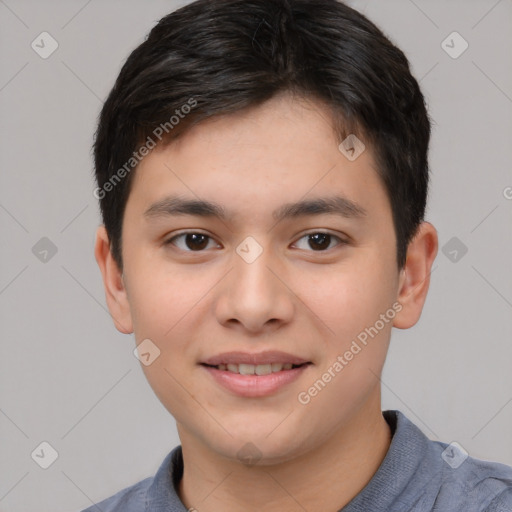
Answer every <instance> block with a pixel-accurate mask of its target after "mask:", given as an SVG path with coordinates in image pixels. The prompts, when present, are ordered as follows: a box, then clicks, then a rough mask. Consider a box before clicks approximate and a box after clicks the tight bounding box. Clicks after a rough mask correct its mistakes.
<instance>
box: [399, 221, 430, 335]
mask: <svg viewBox="0 0 512 512" xmlns="http://www.w3.org/2000/svg"><path fill="white" fill-rule="evenodd" d="M437 249H438V237H437V231H436V229H435V228H434V226H433V225H432V224H430V223H429V222H422V223H421V224H420V226H419V227H418V230H417V232H416V235H415V236H414V238H413V239H412V240H411V242H410V243H409V247H408V248H407V261H406V263H405V267H404V268H403V269H402V270H401V272H400V278H399V288H398V297H397V300H398V302H400V304H401V305H402V309H401V311H400V312H399V313H398V314H397V315H396V316H395V319H394V321H393V326H394V327H397V328H398V329H409V328H410V327H412V326H413V325H415V324H416V323H417V322H418V320H419V318H420V316H421V312H422V310H423V306H424V304H425V300H426V298H427V293H428V289H429V285H430V274H431V272H432V264H433V263H434V259H435V257H436V255H437Z"/></svg>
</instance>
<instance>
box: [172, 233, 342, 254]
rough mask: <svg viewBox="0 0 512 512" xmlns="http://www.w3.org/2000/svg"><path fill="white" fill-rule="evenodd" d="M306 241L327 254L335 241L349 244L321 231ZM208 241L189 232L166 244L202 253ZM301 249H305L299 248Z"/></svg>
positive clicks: (203, 236) (208, 237) (199, 235)
mask: <svg viewBox="0 0 512 512" xmlns="http://www.w3.org/2000/svg"><path fill="white" fill-rule="evenodd" d="M180 239H182V240H183V241H184V246H185V247H183V246H181V247H180V245H179V244H178V243H175V241H176V240H180ZM304 239H307V241H306V243H307V244H309V247H311V248H313V250H314V251H315V252H325V250H326V249H329V246H330V245H331V242H332V240H333V239H336V240H338V242H339V243H338V245H343V244H346V243H347V242H346V241H345V240H342V239H341V238H339V237H337V236H335V235H332V234H330V233H324V232H320V231H319V232H315V233H308V234H307V235H304V236H302V237H301V238H299V241H300V240H304ZM208 240H210V241H213V238H211V237H210V236H208V235H205V234H204V233H197V232H193V231H189V232H186V233H181V234H179V235H176V236H174V237H172V238H170V239H169V240H167V241H166V242H165V244H166V245H167V244H173V245H176V246H177V247H178V248H179V249H181V250H183V251H186V252H201V251H202V250H203V249H206V248H207V247H208ZM299 249H304V248H303V247H302V248H301V247H299Z"/></svg>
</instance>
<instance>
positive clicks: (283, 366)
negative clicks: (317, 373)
mask: <svg viewBox="0 0 512 512" xmlns="http://www.w3.org/2000/svg"><path fill="white" fill-rule="evenodd" d="M201 364H202V365H203V366H207V367H209V368H215V369H217V370H220V371H223V372H231V373H238V374H240V375H270V374H271V373H278V372H282V371H288V370H294V369H295V368H301V367H302V366H306V365H309V364H312V363H310V362H307V363H302V364H293V363H265V364H234V363H227V364H224V363H221V364H217V365H211V364H206V363H201Z"/></svg>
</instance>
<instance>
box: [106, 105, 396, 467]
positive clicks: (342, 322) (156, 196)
mask: <svg viewBox="0 0 512 512" xmlns="http://www.w3.org/2000/svg"><path fill="white" fill-rule="evenodd" d="M340 142H341V141H339V140H337V139H336V137H335V135H334V133H333V130H332V127H331V124H330V122H329V116H328V113H327V111H326V110H324V109H323V107H322V106H321V105H320V104H317V103H314V102H305V101H299V100H297V99H291V98H290V97H288V96H282V97H279V98H275V99H273V100H271V101H270V102H267V103H266V104H264V105H263V106H261V107H258V108H255V109H253V110H250V111H245V112H242V113H237V114H235V115H230V116H226V117H220V118H215V119H212V120H208V121H206V122H203V123H202V124H199V125H198V126H196V127H194V128H193V129H192V130H191V131H189V132H187V133H186V134H185V135H184V136H183V137H182V138H181V139H179V140H176V141H174V142H173V143H171V144H170V145H169V146H167V147H166V148H157V149H155V150H153V152H152V153H150V154H149V155H148V156H147V157H146V158H145V159H144V160H143V161H142V162H141V163H140V165H139V167H138V169H137V171H136V175H135V176H134V182H133V187H132V191H131V193H130V196H129V199H128V202H127V205H126V211H125V217H124V221H123V233H122V237H123V261H124V273H123V278H122V290H121V292H120V293H122V294H124V295H122V296H123V297H124V298H125V299H121V300H120V302H121V303H122V302H123V300H125V305H124V306H121V307H120V309H118V310H117V312H116V314H117V316H118V319H119V320H120V323H123V324H124V326H125V331H124V332H131V330H132V329H133V332H134V334H135V338H136V343H137V344H139V343H141V342H143V340H147V339H149V340H151V343H150V344H148V342H147V341H146V342H145V343H146V345H143V346H144V347H146V349H147V350H146V352H149V353H150V354H151V355H150V356H147V355H146V356H145V357H146V359H147V360H148V361H149V360H152V359H153V357H154V356H155V354H157V353H158V351H159V355H158V357H156V358H155V359H154V360H153V361H152V362H151V364H148V365H147V366H146V365H143V369H144V372H145V374H146V377H147V379H148V381H149V383H150V385H151V386H152V388H153V390H154V391H155V393H156V394H157V396H158V397H159V399H160V400H161V402H162V404H163V405H164V406H165V407H166V408H167V409H168V410H169V412H170V413H171V414H172V415H173V416H174V417H175V419H176V421H177V426H178V430H179V432H180V437H181V436H187V438H190V439H194V440H196V441H197V443H199V444H201V445H202V446H204V447H208V448H209V449H211V450H213V451H214V452H216V453H217V454H221V455H224V456H226V457H228V458H233V459H234V458H236V457H240V449H241V448H242V447H244V445H246V443H252V445H254V446H255V447H257V450H258V451H259V456H262V457H263V460H262V462H269V463H270V462H276V461H284V460H287V459H290V458H293V457H296V456H299V455H301V454H303V453H306V452H307V451H308V450H313V449H315V447H317V446H318V445H319V444H320V443H322V442H323V440H325V439H326V437H328V436H330V435H332V433H333V432H336V431H337V430H339V429H341V428H342V427H343V425H345V424H347V422H349V421H350V419H351V418H352V417H353V416H354V414H355V411H358V410H362V408H363V409H364V407H366V406H367V405H368V404H369V403H370V402H371V403H372V404H375V400H374V399H375V397H376V396H380V395H378V393H379V385H378V384H379V380H378V377H377V376H378V375H380V373H381V370H382V366H383V364H384V360H385V356H386V352H387V348H388V343H389V339H390V332H391V327H392V326H393V324H394V323H395V322H396V319H397V318H398V317H399V314H398V310H399V306H397V303H396V301H397V297H398V293H399V288H400V286H401V283H402V282H403V281H402V277H403V275H402V273H399V271H398V269H397V264H396V250H395V247H396V238H395V233H394V228H393V222H392V214H391V208H390V204H389V200H388V198H387V195H386V192H385V189H384V187H383V185H382V183H381V181H380V179H379V177H378V175H377V172H376V170H375V168H374V160H373V157H372V153H371V148H370V147H368V146H367V147H366V149H365V151H363V153H362V154H361V155H360V156H359V157H358V158H357V159H355V160H353V161H351V160H349V159H348V158H347V157H346V156H345V154H343V153H342V152H341V151H340V150H339V149H338V146H339V143H340ZM363 142H364V141H363ZM172 198H174V202H173V201H172V200H171V199H172ZM176 198H178V199H180V200H182V201H205V202H206V201H207V202H209V203H214V204H215V205H217V209H215V208H211V207H210V208H206V207H205V206H204V205H203V207H202V208H200V207H199V206H198V205H196V207H195V208H190V207H189V208H187V206H186V205H181V206H180V205H178V202H177V201H176ZM336 198H338V200H337V202H336ZM321 199H322V200H324V201H325V203H316V210H315V209H313V210H312V208H311V206H312V205H313V206H314V204H313V202H315V201H318V200H321ZM295 203H302V208H301V207H300V205H299V206H296V207H295V208H293V207H292V208H290V205H293V204H295ZM308 204H309V208H308ZM326 204H331V205H337V208H331V209H329V208H325V205H326ZM210 206H211V205H210ZM176 210H177V211H176ZM221 213H222V215H221ZM113 316H115V315H113ZM118 328H119V327H118ZM365 329H366V330H365ZM120 330H121V329H120ZM364 333H366V336H365V334H364ZM370 333H371V334H370ZM365 338H366V339H365ZM363 340H365V342H363ZM357 347H358V348H357ZM304 362H305V363H306V364H302V365H301V366H298V365H300V364H301V363H304ZM228 363H229V364H230V365H235V366H230V367H229V368H227V367H226V366H219V365H227V364H228ZM251 363H252V364H256V363H258V366H256V367H254V368H253V367H251ZM272 363H274V365H272ZM290 363H291V364H293V365H294V366H292V369H288V368H289V366H290ZM207 364H210V365H211V366H207ZM246 365H249V366H246ZM282 365H286V366H282ZM295 366H298V367H297V368H295ZM232 370H233V371H232ZM272 370H274V373H270V374H268V373H269V372H271V371H272ZM240 371H241V372H242V373H246V372H249V373H251V372H252V371H256V372H258V373H261V374H262V375H243V374H238V373H236V372H240ZM267 374H268V375H267ZM319 381H321V383H319ZM315 383H316V386H315ZM379 407H380V404H379ZM245 449H247V447H246V448H245ZM237 454H238V455H237Z"/></svg>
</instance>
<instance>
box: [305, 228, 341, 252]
mask: <svg viewBox="0 0 512 512" xmlns="http://www.w3.org/2000/svg"><path fill="white" fill-rule="evenodd" d="M303 239H307V241H306V244H307V247H299V249H306V250H308V248H310V249H313V251H314V252H326V250H327V249H329V248H330V247H329V246H330V245H331V242H332V240H333V239H336V240H338V242H339V243H338V244H337V245H343V244H346V243H347V242H345V241H344V240H342V239H341V238H339V237H337V236H335V235H331V234H330V233H324V232H321V231H318V232H315V233H309V234H307V235H304V236H303V237H302V238H301V239H300V240H303Z"/></svg>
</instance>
